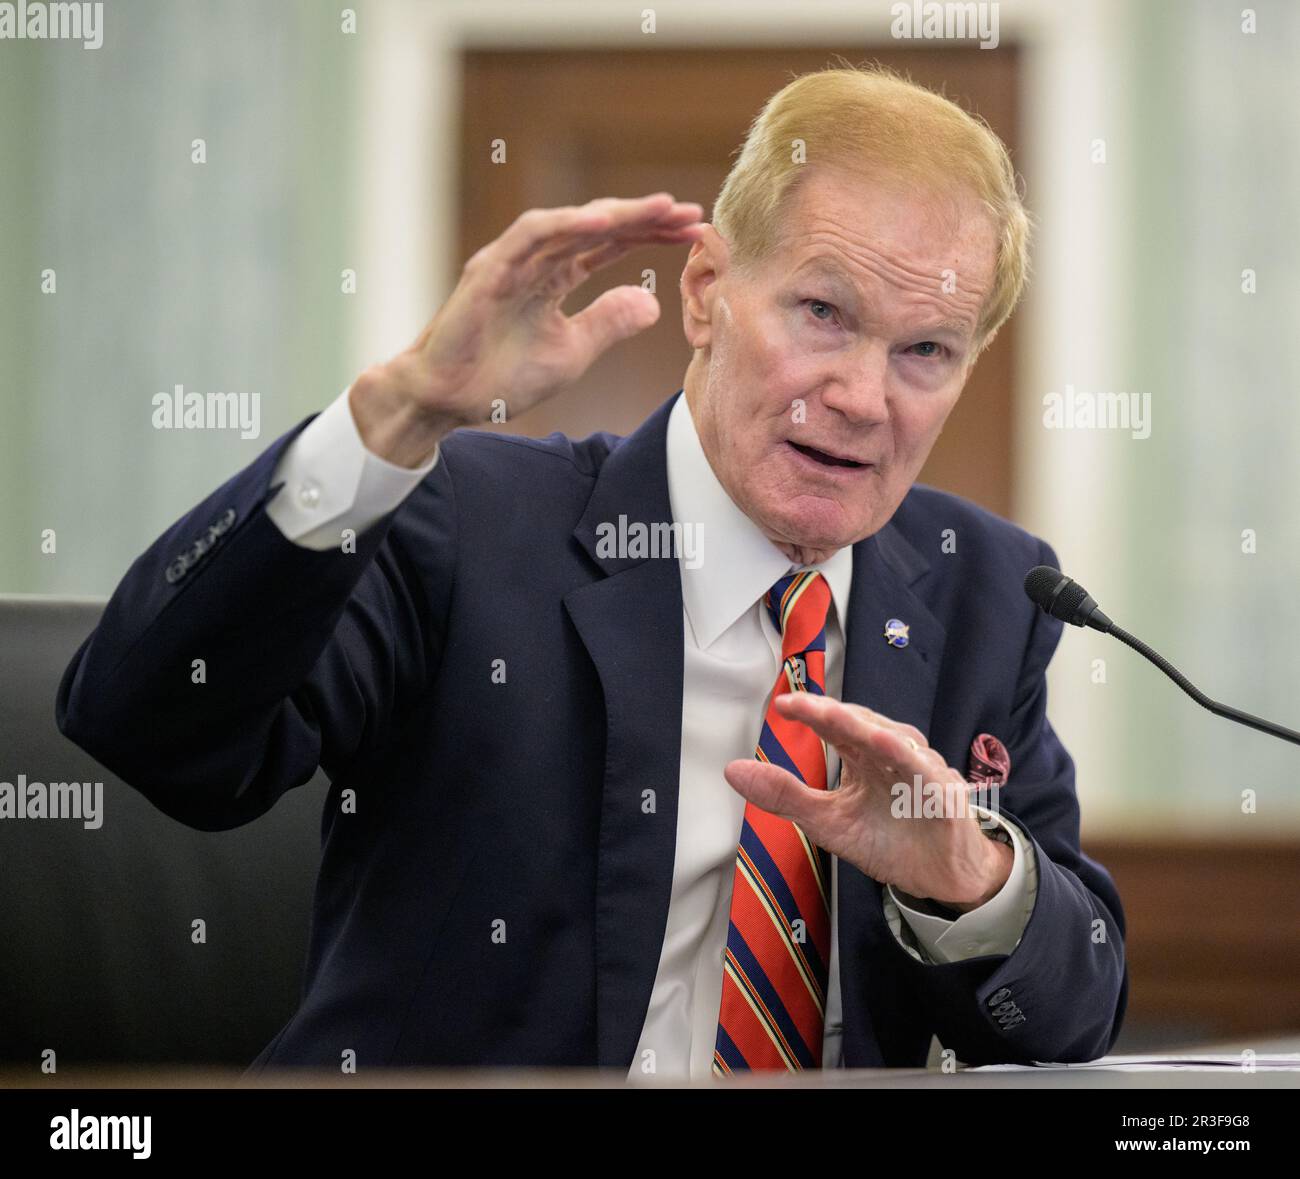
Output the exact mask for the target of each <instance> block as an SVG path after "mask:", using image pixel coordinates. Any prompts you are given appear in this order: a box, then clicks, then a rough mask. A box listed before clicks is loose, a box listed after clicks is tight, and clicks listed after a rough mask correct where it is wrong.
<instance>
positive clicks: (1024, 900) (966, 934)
mask: <svg viewBox="0 0 1300 1179" xmlns="http://www.w3.org/2000/svg"><path fill="white" fill-rule="evenodd" d="M971 809H972V810H974V811H975V813H976V814H977V815H979V816H980V817H981V818H985V819H987V818H992V819H994V820H995V821H996V822H997V823H998V824H999V826H1001V827H1002V829H1003V830H1005V831H1006V832H1007V833H1008V835H1010V837H1011V848H1012V853H1013V856H1014V858H1013V860H1012V864H1011V874H1010V875H1009V876H1008V877H1007V880H1006V883H1005V884H1003V886H1002V887H1001V888H1000V889H999V890H998V891H997V892H996V893H995V894H994V895H993V896H992V897H990V898H989V899H988V900H987V901H985V902H984V904H982V905H980V907H979V908H978V909H972V910H970V912H968V913H963V914H962V915H961V916H960V917H958V918H956V919H954V920H948V919H947V918H944V917H936V916H933V915H932V914H929V913H922V912H920V911H919V910H917V909H915V908H912V907H909V906H908V905H905V904H904V903H903V902H902V901H901V900H899V898H898V894H897V893H895V892H894V889H893V886H892V885H890V886H889V887H887V888H886V889H885V893H884V904H885V919H886V920H887V921H888V923H889V928H890V930H891V931H892V932H893V934H894V937H895V938H897V939H898V941H899V943H900V944H901V945H902V946H903V947H904V949H906V950H907V951H908V952H909V953H911V954H912V956H913V957H914V958H918V959H920V960H922V961H924V958H922V956H921V954H919V953H917V952H916V950H915V949H914V948H913V947H912V946H910V945H908V941H907V939H906V938H904V937H903V936H902V929H901V923H902V922H903V921H906V922H907V926H908V928H909V930H910V931H911V932H912V934H914V935H915V941H916V942H918V943H919V944H920V946H921V947H922V949H923V950H924V951H925V953H926V954H928V955H929V959H930V961H931V962H932V963H939V964H943V963H947V962H959V961H961V960H962V959H963V958H978V957H982V956H984V955H988V954H1010V953H1011V952H1012V950H1014V949H1015V948H1016V946H1017V945H1019V943H1020V938H1021V936H1022V935H1023V934H1024V932H1025V926H1026V925H1028V924H1029V915H1030V914H1031V913H1032V912H1033V911H1034V897H1035V896H1036V894H1037V892H1038V864H1037V861H1036V859H1035V857H1034V849H1033V845H1032V844H1031V843H1030V842H1029V838H1028V837H1027V836H1026V835H1025V833H1024V832H1023V831H1021V830H1020V828H1019V827H1018V826H1017V825H1016V824H1015V823H1012V822H1010V821H1009V820H1007V819H1005V818H1003V816H1002V815H1000V814H997V813H995V812H992V811H989V810H986V809H985V808H983V807H978V806H973V807H972V808H971Z"/></svg>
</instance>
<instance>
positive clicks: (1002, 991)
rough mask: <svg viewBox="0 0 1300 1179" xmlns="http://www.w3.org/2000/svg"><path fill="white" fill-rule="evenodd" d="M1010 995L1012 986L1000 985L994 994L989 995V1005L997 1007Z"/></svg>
mask: <svg viewBox="0 0 1300 1179" xmlns="http://www.w3.org/2000/svg"><path fill="white" fill-rule="evenodd" d="M1010 997H1011V988H1010V987H999V988H998V990H996V991H994V992H993V994H991V995H990V996H989V997H988V1005H989V1006H990V1007H996V1006H997V1005H998V1004H999V1003H1002V1002H1005V1001H1006V1000H1007V999H1009V998H1010Z"/></svg>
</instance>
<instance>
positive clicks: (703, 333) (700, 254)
mask: <svg viewBox="0 0 1300 1179" xmlns="http://www.w3.org/2000/svg"><path fill="white" fill-rule="evenodd" d="M730 259H731V252H730V250H729V249H728V247H727V243H726V241H725V240H724V239H723V237H722V235H721V234H720V233H719V232H718V231H717V230H716V229H714V228H713V226H712V225H705V227H704V232H703V233H702V234H700V236H699V237H698V238H696V240H695V241H694V242H692V243H691V252H690V254H689V255H687V258H686V265H685V266H684V267H683V268H682V278H681V282H680V284H679V286H680V288H681V296H682V332H683V333H684V334H685V336H686V342H687V343H688V344H689V345H690V346H691V347H692V348H706V347H708V345H709V342H710V340H711V338H712V326H713V314H714V301H715V296H716V295H717V283H718V279H720V278H722V277H723V276H724V275H725V274H726V273H727V268H728V266H729V265H730Z"/></svg>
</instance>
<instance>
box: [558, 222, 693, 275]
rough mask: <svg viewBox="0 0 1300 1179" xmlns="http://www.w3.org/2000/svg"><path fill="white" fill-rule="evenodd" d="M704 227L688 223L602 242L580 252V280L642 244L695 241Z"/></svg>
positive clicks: (669, 243)
mask: <svg viewBox="0 0 1300 1179" xmlns="http://www.w3.org/2000/svg"><path fill="white" fill-rule="evenodd" d="M703 228H704V226H703V225H702V224H698V223H697V224H695V225H688V226H686V227H685V228H684V229H673V230H659V231H655V232H651V233H647V234H638V235H637V236H636V237H626V238H616V239H615V240H614V241H607V242H601V243H600V244H598V245H596V246H594V247H592V248H589V249H587V250H586V251H585V252H579V253H578V265H579V267H580V268H581V269H580V274H579V280H580V281H581V280H584V279H586V278H588V277H589V276H591V275H592V274H594V273H595V272H596V271H597V270H600V269H601V268H602V267H604V266H608V265H609V264H610V263H611V262H617V261H618V259H620V258H622V257H623V256H624V255H625V254H630V253H632V251H633V250H639V249H640V248H641V247H642V246H654V245H668V246H675V245H680V244H681V243H683V242H689V241H694V240H695V239H696V238H697V237H699V236H700V233H701V232H702V231H703Z"/></svg>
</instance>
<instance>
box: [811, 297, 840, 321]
mask: <svg viewBox="0 0 1300 1179" xmlns="http://www.w3.org/2000/svg"><path fill="white" fill-rule="evenodd" d="M804 302H805V303H807V304H808V310H809V311H810V312H812V315H813V318H814V319H820V320H821V321H822V322H823V323H831V322H833V321H834V319H835V305H834V304H833V303H828V302H826V300H825V299H805V300H804ZM823 313H824V314H823Z"/></svg>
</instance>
